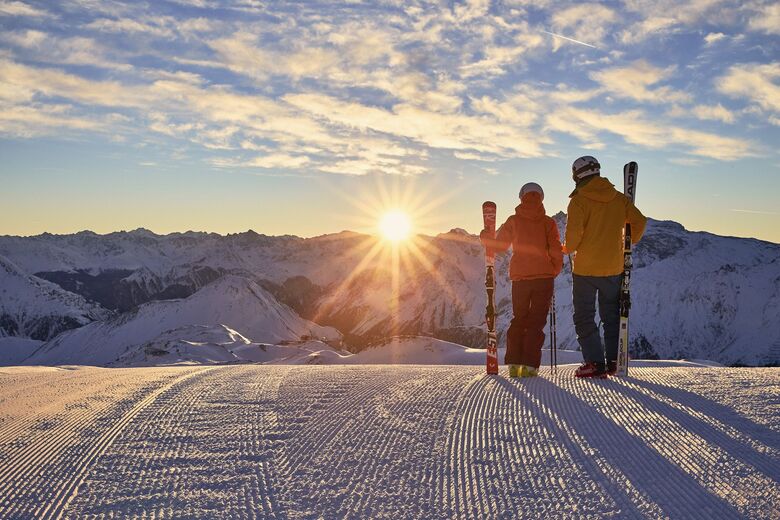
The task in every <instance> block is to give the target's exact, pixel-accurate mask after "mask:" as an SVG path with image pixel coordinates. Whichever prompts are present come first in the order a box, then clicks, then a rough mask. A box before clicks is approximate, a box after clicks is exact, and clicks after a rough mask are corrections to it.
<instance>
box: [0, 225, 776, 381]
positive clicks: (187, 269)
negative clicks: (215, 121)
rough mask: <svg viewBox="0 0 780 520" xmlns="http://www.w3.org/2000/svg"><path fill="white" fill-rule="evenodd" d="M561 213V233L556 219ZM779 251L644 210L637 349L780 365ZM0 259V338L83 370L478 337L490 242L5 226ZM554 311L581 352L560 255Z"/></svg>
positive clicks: (506, 307)
mask: <svg viewBox="0 0 780 520" xmlns="http://www.w3.org/2000/svg"><path fill="white" fill-rule="evenodd" d="M555 219H556V221H557V222H558V224H559V228H560V231H561V234H563V231H564V228H565V216H564V215H563V214H561V213H559V214H558V215H556V216H555ZM779 259H780V245H778V244H773V243H769V242H764V241H760V240H755V239H744V238H734V237H722V236H717V235H713V234H710V233H705V232H691V231H687V230H686V229H684V228H683V227H682V226H681V225H680V224H677V223H675V222H670V221H657V220H652V219H651V220H650V221H649V224H648V229H647V232H646V234H645V236H644V238H643V239H642V241H641V242H640V243H639V244H638V246H637V247H636V248H635V252H634V272H633V276H632V296H633V301H632V314H631V338H632V341H631V352H632V355H633V356H634V357H641V358H656V359H657V358H664V359H683V358H687V359H709V360H713V361H717V362H719V363H723V364H732V365H733V364H737V365H750V366H755V365H773V364H778V363H780V327H777V323H778V321H780V260H779ZM508 260H509V255H508V254H505V255H500V256H499V257H498V259H497V268H496V275H497V307H498V328H499V335H500V338H502V337H503V334H504V333H505V330H506V328H507V326H508V323H509V320H510V319H511V301H510V285H509V281H508ZM0 267H2V270H0V275H2V278H0V295H1V296H2V299H0V335H6V336H20V337H29V338H34V339H38V340H41V341H47V343H45V344H43V345H42V346H41V347H40V348H39V349H38V350H37V351H36V353H35V354H34V355H33V357H32V358H31V359H37V360H38V362H40V363H60V362H68V363H73V362H75V361H78V359H80V357H79V356H82V357H83V356H85V355H87V353H90V355H89V360H90V361H91V363H93V364H110V363H112V362H116V361H117V360H118V359H120V358H121V359H124V360H126V361H127V360H130V359H134V360H135V361H137V362H140V361H139V360H140V358H139V357H138V356H137V355H136V354H137V353H138V352H140V351H139V350H138V349H141V348H142V347H143V348H147V350H148V349H149V348H151V349H152V350H151V351H154V349H155V348H156V347H150V345H153V344H159V342H157V343H155V342H156V341H157V339H156V338H161V337H164V338H166V341H172V340H173V339H174V338H176V337H179V336H181V339H182V340H188V338H189V337H192V338H194V337H195V336H199V335H201V336H202V334H203V333H204V332H203V329H202V328H198V327H206V328H208V330H210V331H212V332H213V331H214V330H216V331H217V332H216V334H217V335H218V336H224V335H225V334H228V333H226V332H224V331H225V329H224V328H220V327H227V329H228V330H232V331H234V332H236V333H237V334H239V335H240V336H241V337H244V338H245V339H246V340H247V341H248V342H249V343H252V344H267V345H278V344H280V343H284V342H296V341H306V340H309V339H316V340H318V341H322V340H325V341H326V342H327V344H329V345H332V346H333V349H335V350H337V351H339V352H344V350H340V349H348V350H349V351H351V352H359V351H361V350H363V349H365V348H366V347H367V346H370V345H375V344H376V343H377V342H380V343H381V342H383V341H386V340H387V339H388V338H389V337H393V336H397V335H418V336H428V337H432V338H438V339H441V340H445V341H449V342H455V343H458V344H461V345H465V346H468V347H482V346H483V344H484V336H485V334H484V307H485V296H484V293H485V289H484V252H483V249H482V248H481V246H480V244H479V241H478V238H477V237H476V236H474V235H471V234H469V233H468V232H466V231H464V230H462V229H453V230H451V231H449V232H447V233H442V234H440V235H437V236H423V235H418V236H416V237H415V238H414V240H412V241H410V242H409V243H408V244H403V243H402V244H400V245H398V246H397V249H394V248H393V247H392V246H390V245H389V244H386V243H383V242H381V241H380V240H379V239H377V238H375V237H373V236H370V235H364V234H359V233H353V232H348V231H345V232H341V233H337V234H331V235H324V236H319V237H314V238H299V237H294V236H276V237H274V236H266V235H261V234H257V233H255V232H253V231H248V232H245V233H238V234H230V235H226V236H223V235H218V234H215V233H201V232H192V231H190V232H186V233H172V234H169V235H157V234H155V233H152V232H151V231H148V230H144V229H138V230H135V231H130V232H124V231H123V232H116V233H110V234H106V235H98V234H95V233H92V232H89V231H84V232H80V233H76V234H71V235H52V234H42V235H38V236H33V237H13V236H2V237H0ZM3 273H4V274H3ZM556 311H557V336H558V340H559V341H558V348H561V349H572V350H573V349H576V348H577V344H576V339H575V335H574V330H573V324H572V319H571V315H572V306H571V273H570V271H569V265H568V261H567V262H566V265H565V268H564V272H563V273H561V275H560V276H559V277H558V278H557V279H556ZM31 317H32V318H31ZM90 322H94V323H90ZM87 323H89V324H88V325H87ZM193 327H194V328H193ZM215 327H216V329H215ZM70 328H72V329H75V330H73V331H65V332H63V330H64V329H70ZM177 330H178V331H179V332H173V331H177ZM220 331H222V332H220ZM209 334H211V332H209ZM228 336H229V334H228ZM236 337H237V336H236ZM188 341H189V340H188ZM226 341H227V343H230V341H232V340H230V339H229V338H228V339H227V340H226ZM500 341H501V339H500ZM191 342H194V343H203V342H198V341H194V340H193V341H191ZM206 343H208V342H206ZM144 345H145V347H144ZM95 351H99V352H100V354H99V355H97V354H95ZM77 352H78V353H80V354H75V353H77ZM133 352H135V353H136V354H132V353H133ZM68 353H71V354H68ZM199 355H200V354H199ZM123 356H124V357H123ZM134 356H135V357H134ZM163 357H164V356H163ZM206 357H208V356H206ZM217 357H219V356H217ZM228 357H229V356H228ZM165 359H168V358H165ZM74 360H75V361H74ZM219 360H223V361H224V359H222V358H219ZM152 361H153V360H152ZM127 362H128V363H129V362H130V361H127ZM149 362H150V360H149V358H148V356H147V357H146V360H145V361H144V363H149Z"/></svg>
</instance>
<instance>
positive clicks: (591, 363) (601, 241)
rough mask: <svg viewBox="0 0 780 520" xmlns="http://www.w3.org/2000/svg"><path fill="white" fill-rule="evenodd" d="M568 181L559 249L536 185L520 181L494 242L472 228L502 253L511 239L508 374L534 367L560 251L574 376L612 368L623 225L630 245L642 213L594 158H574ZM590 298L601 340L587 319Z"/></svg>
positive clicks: (604, 372)
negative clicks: (565, 268)
mask: <svg viewBox="0 0 780 520" xmlns="http://www.w3.org/2000/svg"><path fill="white" fill-rule="evenodd" d="M572 179H573V180H574V182H575V183H576V188H575V190H574V191H573V192H572V193H571V195H570V198H571V200H570V202H569V206H568V210H567V224H566V237H565V244H564V245H563V247H562V246H561V243H560V238H559V235H558V228H557V226H556V225H555V222H554V221H553V219H552V218H550V217H548V216H547V215H546V214H545V211H544V206H543V205H542V200H543V198H544V192H543V191H542V188H541V186H539V185H538V184H536V183H528V184H526V185H525V186H523V188H522V189H521V191H520V205H519V206H517V208H516V209H515V214H514V215H512V216H510V217H509V218H508V219H507V221H506V222H505V223H504V225H503V226H501V228H500V229H499V230H498V233H497V235H496V238H495V240H492V239H491V238H489V237H488V236H487V234H486V233H485V232H484V231H483V233H481V234H480V239H481V241H482V243H483V244H484V245H485V247H491V248H493V249H494V250H496V251H504V250H506V249H508V248H509V246H510V245H511V246H512V249H513V253H512V259H511V261H510V269H509V271H510V272H509V276H510V278H511V280H512V310H513V313H514V317H513V318H512V322H511V324H510V326H509V330H508V331H507V349H506V359H505V362H506V364H508V365H509V375H510V377H518V376H520V377H523V376H534V375H537V373H538V368H539V365H540V363H541V348H542V345H543V343H544V338H545V335H544V325H545V323H546V320H547V314H548V312H549V309H550V301H551V298H552V293H553V280H554V279H555V277H556V276H557V275H558V273H560V271H561V267H562V258H563V253H567V254H569V255H570V258H571V257H572V256H573V257H574V259H573V266H572V278H573V288H572V301H573V304H574V329H575V332H576V334H577V341H578V342H579V344H580V348H581V350H582V356H583V361H584V362H583V364H582V366H580V367H579V368H578V369H577V370H576V372H575V375H576V376H577V377H599V378H603V377H606V376H607V374H610V373H614V372H615V369H616V360H617V349H618V327H619V320H620V317H619V299H620V284H621V273H623V247H622V235H623V229H624V226H625V224H626V223H629V224H630V225H631V229H632V234H631V241H632V242H633V243H636V242H638V241H639V239H640V238H641V237H642V234H643V233H644V230H645V226H646V224H647V219H646V218H645V217H644V215H642V213H641V212H640V211H639V210H638V209H637V208H636V206H634V204H633V202H631V200H630V199H629V198H628V197H626V196H625V195H623V194H622V193H619V192H618V191H617V190H616V189H615V187H614V185H612V183H610V182H609V180H608V179H606V178H604V177H601V165H600V164H599V162H598V161H597V160H596V159H595V158H594V157H591V156H584V157H580V158H579V159H577V160H576V161H574V164H573V165H572ZM597 301H598V312H599V317H600V319H601V322H602V324H603V326H604V341H603V342H602V340H601V336H600V334H599V328H598V326H597V325H596V321H595V317H596V302H597Z"/></svg>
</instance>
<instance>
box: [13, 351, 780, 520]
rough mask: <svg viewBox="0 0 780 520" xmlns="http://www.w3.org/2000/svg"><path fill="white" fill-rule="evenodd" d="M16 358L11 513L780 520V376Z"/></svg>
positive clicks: (774, 372) (673, 369) (687, 369)
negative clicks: (108, 364)
mask: <svg viewBox="0 0 780 520" xmlns="http://www.w3.org/2000/svg"><path fill="white" fill-rule="evenodd" d="M665 364H666V365H668V366H665V367H662V368H661V367H637V368H635V369H634V370H633V371H632V376H631V377H629V378H625V379H618V378H616V379H609V380H601V381H592V380H584V381H583V380H578V379H576V378H574V377H573V374H572V371H573V366H564V367H560V370H559V372H558V374H557V375H552V374H550V372H549V370H548V369H547V368H544V369H543V370H542V375H541V376H540V377H537V378H531V379H528V378H526V379H519V380H518V379H508V378H506V373H505V372H504V371H502V374H501V375H500V376H498V377H489V376H485V375H484V371H483V369H482V368H481V367H462V366H461V367H457V366H456V367H453V366H448V367H442V366H365V365H356V366H338V367H337V366H329V367H318V366H261V365H230V366H220V367H166V368H161V367H154V368H133V369H102V368H84V367H62V368H51V367H45V368H41V367H12V368H5V369H2V368H0V460H2V461H3V463H2V465H0V517H2V518H57V517H63V518H291V519H298V518H312V519H315V518H393V519H398V518H440V519H450V518H464V519H472V518H603V517H612V518H683V519H702V520H704V519H706V520H709V519H712V518H719V519H720V518H777V516H778V504H780V403H779V402H778V395H780V369H776V368H749V369H740V368H712V367H702V366H693V365H694V364H684V363H674V362H666V363H665Z"/></svg>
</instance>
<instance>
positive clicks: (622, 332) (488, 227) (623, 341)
mask: <svg viewBox="0 0 780 520" xmlns="http://www.w3.org/2000/svg"><path fill="white" fill-rule="evenodd" d="M638 172H639V165H638V164H637V163H636V162H634V161H631V162H630V163H628V164H626V165H625V166H624V167H623V194H624V195H625V196H626V197H628V198H629V200H631V202H632V203H633V202H634V199H635V197H636V178H637V174H638ZM482 222H483V224H484V229H485V231H486V232H487V235H488V238H491V239H494V238H495V235H496V203H495V202H491V201H487V202H485V203H483V204H482ZM631 248H632V244H631V224H629V223H628V222H626V224H625V227H624V230H623V275H622V278H621V282H620V303H619V307H620V311H619V312H620V325H619V335H618V358H617V370H616V372H615V374H616V375H619V376H624V377H625V376H628V314H629V310H630V309H631V267H632V265H633V264H632V260H631ZM494 268H495V253H494V252H493V251H492V250H491V249H490V247H485V289H486V291H487V307H486V308H485V323H486V324H487V329H488V339H487V350H486V356H487V359H486V365H487V367H486V368H487V373H488V375H496V374H498V352H497V348H496V345H497V341H496V307H495V292H496V279H495V269H494ZM572 275H573V273H572ZM552 306H553V307H552V310H551V312H550V365H551V367H552V366H553V363H554V364H556V365H557V362H558V360H557V357H558V356H557V338H556V331H555V294H554V293H553V300H552ZM553 351H555V360H554V362H553Z"/></svg>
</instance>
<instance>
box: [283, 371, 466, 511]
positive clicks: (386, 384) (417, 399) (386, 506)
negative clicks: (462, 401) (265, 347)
mask: <svg viewBox="0 0 780 520" xmlns="http://www.w3.org/2000/svg"><path fill="white" fill-rule="evenodd" d="M356 370H359V372H358V374H359V378H355V377H354V376H355V375H356ZM298 375H299V376H301V377H302V378H303V379H304V381H306V382H307V384H309V385H313V386H316V387H319V388H321V389H326V390H325V391H324V392H322V393H321V395H320V397H313V396H311V395H309V397H308V398H309V399H310V400H313V401H314V402H313V403H312V409H310V413H308V414H307V415H306V419H305V420H306V422H307V423H310V424H311V425H312V426H314V427H316V426H317V425H319V428H321V429H322V430H325V431H324V432H320V435H317V434H316V433H315V432H312V431H309V428H308V425H303V426H302V427H301V428H300V429H299V430H298V431H297V432H295V433H294V434H293V435H291V436H290V440H289V442H288V443H286V451H287V452H288V456H287V466H286V475H287V479H288V480H287V484H286V490H287V491H288V494H287V496H286V500H288V501H289V503H290V504H291V505H290V506H289V507H288V509H289V510H290V511H296V513H295V517H297V518H391V517H392V518H399V517H400V518H448V515H446V513H443V512H441V511H440V510H439V508H438V503H437V502H436V496H437V495H436V489H437V487H438V485H437V482H436V474H437V471H436V461H438V460H440V459H438V458H436V456H435V455H436V454H441V453H442V450H441V449H439V450H437V449H436V446H437V445H438V446H440V445H441V440H443V439H441V438H442V437H443V436H444V435H445V434H446V430H445V427H446V424H447V422H448V421H450V420H451V418H452V410H453V409H454V403H455V402H456V399H455V397H456V396H457V395H458V394H459V393H460V392H461V391H462V387H463V382H462V379H461V378H460V377H459V375H458V374H457V373H454V374H453V372H452V371H450V370H447V371H446V373H442V371H441V369H440V368H437V369H431V368H430V367H420V366H410V367H404V369H403V370H402V371H400V372H399V371H388V370H387V369H383V368H379V367H369V366H366V367H360V368H355V367H349V368H341V369H338V370H337V371H331V373H328V372H325V371H323V370H322V369H321V368H320V367H311V368H309V369H308V370H307V371H304V372H300V373H299V374H298ZM326 381H327V382H326ZM305 388H306V387H305V386H302V385H300V383H299V382H298V381H292V384H291V386H290V387H289V388H287V389H286V390H287V396H286V397H284V396H283V398H284V399H291V398H296V397H295V396H296V394H297V395H298V396H299V397H297V398H296V400H298V401H300V398H301V397H303V398H304V399H305V397H306V395H307V391H306V389H305ZM327 388H332V389H335V390H330V391H328V390H327ZM301 389H303V390H302V391H301ZM334 394H335V395H337V396H339V397H333V396H334ZM323 396H325V399H326V401H325V400H323ZM328 396H330V398H328ZM431 396H438V397H439V398H440V399H434V400H431ZM432 405H433V406H432ZM298 406H299V407H300V406H302V403H301V404H299V405H298ZM282 409H284V410H285V411H286V412H287V413H288V414H289V415H290V416H292V415H296V414H295V408H294V407H293V408H291V407H289V406H283V407H282ZM312 410H313V413H311V412H312ZM304 432H308V433H304ZM440 439H441V440H440ZM301 455H303V456H304V458H303V461H302V464H303V465H301V466H296V461H298V460H299V459H300V458H301ZM426 484H427V485H426ZM301 492H303V493H306V495H305V496H302V495H301ZM291 516H292V514H291Z"/></svg>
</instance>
